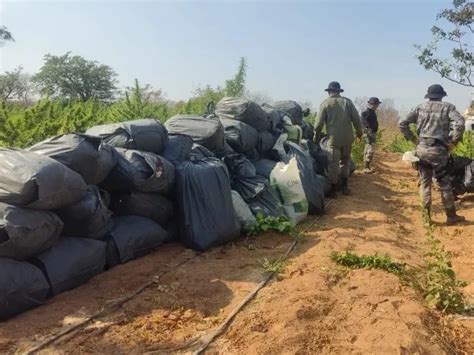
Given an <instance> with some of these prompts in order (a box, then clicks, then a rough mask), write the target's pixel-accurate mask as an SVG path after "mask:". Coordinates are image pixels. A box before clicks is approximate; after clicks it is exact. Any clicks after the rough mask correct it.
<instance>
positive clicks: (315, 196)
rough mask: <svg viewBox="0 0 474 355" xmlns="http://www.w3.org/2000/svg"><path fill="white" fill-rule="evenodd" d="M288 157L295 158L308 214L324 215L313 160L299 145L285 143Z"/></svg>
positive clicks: (321, 194) (322, 196)
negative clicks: (306, 201)
mask: <svg viewBox="0 0 474 355" xmlns="http://www.w3.org/2000/svg"><path fill="white" fill-rule="evenodd" d="M285 146H286V149H287V152H288V155H289V156H290V157H296V161H297V162H298V169H299V171H300V178H301V183H302V184H303V189H304V192H305V195H306V199H307V200H308V207H309V213H310V214H322V213H324V209H325V206H324V190H323V187H322V186H321V183H320V180H319V179H318V177H317V175H316V173H315V171H314V167H313V160H312V158H311V157H310V156H309V153H306V152H305V151H304V150H303V149H302V148H301V147H300V146H299V145H297V144H296V143H293V142H286V143H285Z"/></svg>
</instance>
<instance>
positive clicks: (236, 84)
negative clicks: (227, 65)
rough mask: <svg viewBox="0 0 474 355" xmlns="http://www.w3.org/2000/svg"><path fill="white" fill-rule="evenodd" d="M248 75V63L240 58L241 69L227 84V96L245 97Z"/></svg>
mask: <svg viewBox="0 0 474 355" xmlns="http://www.w3.org/2000/svg"><path fill="white" fill-rule="evenodd" d="M246 74H247V61H246V59H245V58H244V57H242V58H240V63H239V69H238V71H237V74H236V75H235V77H234V78H233V79H231V80H227V81H226V82H225V93H226V95H227V96H243V95H244V94H245V76H246Z"/></svg>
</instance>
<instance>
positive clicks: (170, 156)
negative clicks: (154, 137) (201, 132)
mask: <svg viewBox="0 0 474 355" xmlns="http://www.w3.org/2000/svg"><path fill="white" fill-rule="evenodd" d="M192 148H193V139H192V138H191V137H190V136H187V135H185V134H170V135H169V140H168V143H166V145H165V150H164V151H163V153H161V156H162V157H163V158H165V159H166V160H168V161H169V162H170V163H171V164H173V165H175V166H176V165H178V164H179V163H181V162H183V161H185V160H189V155H190V154H191V149H192Z"/></svg>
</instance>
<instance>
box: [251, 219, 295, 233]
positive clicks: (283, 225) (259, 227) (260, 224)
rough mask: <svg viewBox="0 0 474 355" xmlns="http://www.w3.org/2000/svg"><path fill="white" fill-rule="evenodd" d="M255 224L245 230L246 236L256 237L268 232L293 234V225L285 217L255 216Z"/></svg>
mask: <svg viewBox="0 0 474 355" xmlns="http://www.w3.org/2000/svg"><path fill="white" fill-rule="evenodd" d="M255 218H256V222H255V223H254V224H253V225H252V226H250V227H249V228H248V229H247V231H246V232H247V236H256V235H258V234H260V233H264V232H268V231H270V230H273V231H277V232H279V233H287V234H293V233H294V232H295V229H294V226H293V224H292V223H291V222H290V220H289V219H288V218H287V217H285V216H280V217H272V216H267V217H265V216H263V215H261V214H257V216H256V217H255Z"/></svg>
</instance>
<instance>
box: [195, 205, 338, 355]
mask: <svg viewBox="0 0 474 355" xmlns="http://www.w3.org/2000/svg"><path fill="white" fill-rule="evenodd" d="M330 203H331V201H328V202H327V203H326V205H325V207H326V208H327V207H328V206H329V205H330ZM318 220H319V216H317V217H315V218H314V219H313V220H312V221H311V223H309V225H308V226H306V227H303V230H301V232H300V233H306V232H308V231H309V229H311V228H312V227H313V226H314V224H315V223H316V222H317V221H318ZM297 244H298V239H296V238H295V240H294V241H293V243H291V245H290V247H289V248H288V249H287V251H286V252H285V254H284V255H283V256H282V257H281V258H280V260H285V259H287V258H288V256H289V255H290V253H291V252H292V251H293V249H294V248H295V247H296V245H297ZM275 275H276V273H275V272H272V273H270V274H268V275H267V276H266V277H265V279H263V281H262V282H260V283H259V284H258V285H257V286H256V287H255V289H253V290H252V291H251V292H250V293H249V294H248V295H247V296H246V297H245V298H244V299H243V300H242V302H240V303H239V304H238V305H237V307H235V308H234V309H233V310H232V312H230V314H229V315H228V316H227V318H226V319H225V320H224V321H223V322H222V323H221V324H219V326H218V327H217V328H216V329H215V330H214V331H213V332H212V333H210V334H207V335H204V336H202V337H201V338H200V345H199V348H198V349H197V350H195V351H193V355H200V354H202V353H203V352H204V351H205V350H206V349H207V348H208V347H209V345H210V344H211V343H212V342H213V341H214V340H215V339H216V338H218V337H219V336H220V335H222V333H223V332H224V331H225V330H226V329H227V327H228V326H229V325H230V323H232V321H233V320H234V318H235V316H236V315H237V314H238V313H239V312H240V311H241V310H242V309H243V308H244V307H245V306H246V305H247V304H248V303H249V302H250V301H251V300H252V299H253V298H254V297H255V296H256V295H257V293H258V292H259V291H260V290H261V289H262V288H264V287H265V286H266V285H267V284H268V282H269V281H270V280H271V279H272V278H273V277H274V276H275ZM196 345H197V344H196Z"/></svg>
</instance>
